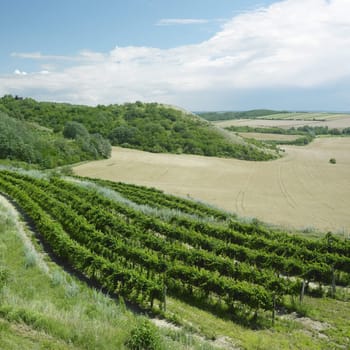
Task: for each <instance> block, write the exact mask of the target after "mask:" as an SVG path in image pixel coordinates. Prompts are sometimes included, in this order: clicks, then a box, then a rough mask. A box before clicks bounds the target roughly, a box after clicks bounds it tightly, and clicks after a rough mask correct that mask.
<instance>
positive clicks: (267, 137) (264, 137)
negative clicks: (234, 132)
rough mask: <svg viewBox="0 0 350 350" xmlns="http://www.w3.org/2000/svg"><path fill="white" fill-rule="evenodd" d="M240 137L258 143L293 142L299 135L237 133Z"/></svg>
mask: <svg viewBox="0 0 350 350" xmlns="http://www.w3.org/2000/svg"><path fill="white" fill-rule="evenodd" d="M238 134H239V135H240V136H242V137H245V138H248V139H255V140H259V141H295V140H296V139H297V138H298V137H300V135H283V134H265V133H259V132H239V133H238Z"/></svg>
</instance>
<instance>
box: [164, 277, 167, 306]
mask: <svg viewBox="0 0 350 350" xmlns="http://www.w3.org/2000/svg"><path fill="white" fill-rule="evenodd" d="M166 292H167V287H166V284H165V283H164V287H163V311H164V312H166Z"/></svg>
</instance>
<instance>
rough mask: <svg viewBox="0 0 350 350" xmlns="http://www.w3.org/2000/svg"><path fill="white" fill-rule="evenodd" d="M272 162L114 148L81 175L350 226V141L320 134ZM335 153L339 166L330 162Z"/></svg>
mask: <svg viewBox="0 0 350 350" xmlns="http://www.w3.org/2000/svg"><path fill="white" fill-rule="evenodd" d="M284 149H285V155H284V157H283V158H281V159H278V160H275V161H269V162H249V161H240V160H234V159H222V158H214V157H213V158H209V157H202V156H192V155H172V154H154V153H148V152H141V151H136V150H131V149H124V148H117V147H115V148H113V152H112V157H111V158H110V159H107V160H101V161H94V162H90V163H85V164H82V165H79V166H77V167H75V168H74V171H75V173H76V174H79V175H83V176H90V177H100V178H104V179H110V180H115V181H123V182H127V183H134V184H140V185H146V186H153V187H156V188H159V189H162V190H164V191H165V192H168V193H173V194H176V195H180V196H184V197H191V198H195V199H199V200H203V201H205V202H208V203H211V204H214V205H216V206H218V207H221V208H224V209H227V210H230V211H233V212H235V213H237V214H238V215H240V216H244V217H256V218H258V219H260V220H263V221H265V222H268V223H272V224H277V225H282V226H284V227H286V228H288V229H294V228H297V229H309V228H315V229H317V230H320V231H324V232H325V231H329V230H331V231H333V232H344V233H345V234H347V233H348V232H349V231H350V215H349V208H350V138H318V139H316V140H315V141H314V142H312V143H311V144H309V145H308V146H304V147H300V146H299V147H298V146H288V147H284ZM330 158H335V159H336V164H330V163H329V159H330Z"/></svg>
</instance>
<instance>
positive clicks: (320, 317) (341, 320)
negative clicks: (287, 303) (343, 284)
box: [168, 297, 350, 350]
mask: <svg viewBox="0 0 350 350" xmlns="http://www.w3.org/2000/svg"><path fill="white" fill-rule="evenodd" d="M303 308H304V309H306V310H307V318H302V317H297V318H296V319H294V317H292V316H291V315H288V314H286V315H282V314H280V315H278V316H277V318H276V323H275V326H274V327H270V326H268V325H267V324H266V327H262V328H261V329H257V330H252V329H249V328H245V327H242V326H240V325H238V324H236V323H234V322H232V321H230V320H224V319H222V318H219V317H216V316H214V315H213V314H211V313H208V312H206V311H203V310H200V309H198V308H196V307H193V306H189V305H188V304H185V303H182V302H180V301H178V300H176V299H171V298H169V301H168V311H169V312H170V313H174V314H176V315H177V317H178V318H179V319H181V320H182V322H183V324H185V325H187V326H186V327H187V328H188V329H195V330H196V331H197V332H200V333H202V334H204V335H205V337H207V338H208V339H220V338H222V337H223V336H228V337H230V338H232V339H234V342H235V343H236V345H237V346H238V347H239V348H243V349H261V350H264V349H266V350H271V349H278V350H284V349H286V350H287V349H305V350H306V349H315V350H316V349H317V350H318V349H337V348H339V349H348V348H349V346H350V325H349V315H350V305H349V303H346V302H342V301H339V300H334V299H328V298H322V299H321V298H320V299H319V298H310V297H305V299H304V306H303ZM267 316H269V315H265V317H267ZM314 321H316V322H315V324H316V325H315V326H314V325H313V322H314ZM319 323H321V324H322V325H324V323H326V324H327V325H326V326H325V327H327V329H325V330H321V331H318V330H317V328H316V327H317V325H318V324H319ZM328 325H329V327H328Z"/></svg>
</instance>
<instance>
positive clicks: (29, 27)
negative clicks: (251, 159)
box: [0, 0, 350, 111]
mask: <svg viewBox="0 0 350 350" xmlns="http://www.w3.org/2000/svg"><path fill="white" fill-rule="evenodd" d="M0 5H1V6H0V9H1V11H0V43H1V45H0V96H2V95H4V94H12V95H19V96H22V97H31V98H34V99H37V100H40V101H57V102H70V103H78V104H88V105H97V104H115V103H118V104H122V103H125V102H133V101H143V102H159V103H167V104H173V105H177V106H180V107H183V108H186V109H188V110H192V111H210V110H217V111H224V110H247V109H255V108H272V109H284V110H310V111H350V0H283V1H276V0H171V1H170V0H128V1H126V0H0Z"/></svg>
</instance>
